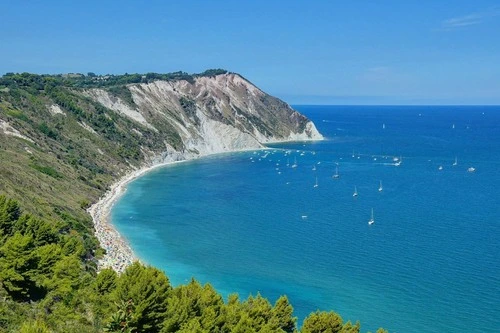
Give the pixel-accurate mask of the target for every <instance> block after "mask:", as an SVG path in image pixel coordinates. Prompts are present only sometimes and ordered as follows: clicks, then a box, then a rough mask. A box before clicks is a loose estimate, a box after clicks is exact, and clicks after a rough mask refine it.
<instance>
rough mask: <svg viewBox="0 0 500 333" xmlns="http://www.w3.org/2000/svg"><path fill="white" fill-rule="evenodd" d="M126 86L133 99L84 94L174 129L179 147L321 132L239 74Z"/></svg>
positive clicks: (216, 146) (225, 146) (248, 145)
mask: <svg viewBox="0 0 500 333" xmlns="http://www.w3.org/2000/svg"><path fill="white" fill-rule="evenodd" d="M127 89H128V91H129V92H130V94H131V97H132V98H131V100H132V101H133V103H132V102H126V101H124V100H122V99H121V98H120V97H118V96H115V95H113V94H112V93H110V92H108V91H106V90H104V89H99V88H93V89H87V90H85V91H84V92H83V94H84V95H85V96H87V97H90V98H91V99H93V100H94V101H96V102H99V103H100V104H102V105H103V106H105V107H106V108H108V109H111V110H113V111H115V112H117V113H119V114H120V115H122V116H125V117H127V118H129V119H130V120H132V121H133V122H137V123H139V124H141V125H143V126H145V127H147V128H149V129H153V130H154V131H157V132H159V133H163V132H172V131H173V132H175V133H176V135H178V137H180V140H181V141H182V144H181V147H179V146H177V148H176V149H175V150H176V152H177V153H186V154H193V155H206V154H210V153H219V152H226V151H233V150H241V149H254V148H259V147H262V144H265V143H269V142H281V141H291V140H296V141H299V140H321V139H322V138H323V137H322V136H321V134H320V133H319V132H318V131H317V129H316V127H315V126H314V124H313V123H312V122H311V121H310V120H309V119H307V118H306V117H304V116H303V115H301V114H300V113H298V112H297V111H295V110H293V109H292V108H291V107H290V106H289V105H288V104H286V103H285V102H283V101H281V100H279V99H277V98H275V97H272V96H270V95H268V94H266V93H264V92H263V91H262V90H260V89H259V88H257V87H256V86H255V85H253V84H252V83H250V82H249V81H248V80H246V79H244V78H243V77H241V76H240V75H238V74H234V73H227V74H220V75H216V76H211V77H210V76H200V77H196V78H195V79H194V80H193V81H190V82H188V81H186V80H174V81H154V82H151V83H140V84H130V85H128V86H127ZM135 131H140V130H139V129H135ZM166 145H167V147H168V148H172V147H171V145H169V143H166Z"/></svg>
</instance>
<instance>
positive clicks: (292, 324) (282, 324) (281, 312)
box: [270, 296, 297, 333]
mask: <svg viewBox="0 0 500 333" xmlns="http://www.w3.org/2000/svg"><path fill="white" fill-rule="evenodd" d="M271 314H272V318H271V320H270V321H271V323H272V324H273V327H275V328H279V329H282V330H283V331H285V332H287V333H292V332H293V331H294V330H295V328H296V323H297V317H293V307H292V305H291V304H290V303H289V302H288V298H287V297H286V296H281V297H280V298H278V300H277V301H276V303H275V304H274V307H273V309H272V311H271Z"/></svg>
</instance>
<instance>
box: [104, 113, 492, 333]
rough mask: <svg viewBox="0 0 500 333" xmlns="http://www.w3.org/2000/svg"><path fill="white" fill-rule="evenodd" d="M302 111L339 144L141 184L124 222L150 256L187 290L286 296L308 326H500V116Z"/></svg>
mask: <svg viewBox="0 0 500 333" xmlns="http://www.w3.org/2000/svg"><path fill="white" fill-rule="evenodd" d="M296 109H297V110H299V111H300V112H302V113H303V114H305V115H307V116H308V117H309V118H310V119H312V120H313V121H314V122H315V124H316V126H317V128H318V130H319V131H320V132H321V133H322V134H323V135H324V136H325V138H326V140H324V141H321V142H308V143H303V142H300V143H290V144H280V145H272V149H270V150H267V151H257V152H243V153H234V154H223V155H218V156H212V157H208V158H203V159H199V160H196V161H190V162H186V163H181V164H175V165H171V166H167V167H164V168H161V169H156V170H154V171H152V172H150V173H148V174H146V175H144V176H143V177H141V178H139V179H137V180H135V181H134V182H133V183H131V184H130V185H129V186H128V190H127V192H126V193H125V194H124V195H123V196H122V197H121V199H120V200H119V201H118V202H117V203H116V204H115V206H114V208H113V210H112V221H113V223H114V225H115V226H116V227H117V229H118V230H119V231H120V232H121V233H122V234H123V235H124V236H125V237H126V238H127V239H128V240H129V242H130V244H131V246H132V248H133V249H134V251H135V252H136V253H137V255H138V256H139V257H140V258H141V259H142V260H143V261H144V262H146V263H149V264H151V265H153V266H156V267H158V268H160V269H162V270H164V271H165V272H166V273H167V275H168V276H169V278H170V279H171V281H172V283H173V284H174V285H178V284H181V283H185V282H188V280H189V279H190V278H191V277H192V276H194V277H195V278H196V279H198V280H200V281H201V282H202V283H205V282H210V283H211V284H213V285H214V286H215V288H216V289H217V290H218V291H219V292H221V293H222V294H223V295H225V296H227V295H228V294H230V293H233V292H237V293H239V294H240V296H241V297H242V298H246V297H247V296H248V295H249V294H254V295H255V294H256V293H257V292H260V293H261V294H262V295H264V296H266V297H268V298H269V299H270V300H271V302H273V303H274V301H275V300H276V299H277V298H278V297H279V295H282V294H286V295H288V297H289V299H290V301H291V303H292V304H293V306H294V308H295V315H297V316H298V317H299V322H302V320H303V318H304V317H305V316H306V315H307V314H308V313H310V312H311V311H315V310H316V309H321V310H334V311H336V312H338V313H340V314H341V315H342V317H343V318H344V320H351V321H356V320H360V322H361V325H362V327H361V328H362V331H363V332H366V331H368V330H372V331H375V330H376V329H377V328H378V327H379V326H383V327H385V328H387V329H389V330H390V331H391V332H499V331H500V259H499V255H500V107H460V106H447V107H444V106H441V107H436V106H411V107H409V106H403V107H401V106H296ZM395 157H396V158H398V159H402V163H401V165H399V166H396V165H395V163H396V162H397V161H396V160H394V158H395ZM455 158H456V161H457V165H453V164H454V162H455ZM295 161H296V167H292V165H293V164H294V163H295ZM470 167H474V168H475V169H476V171H475V172H468V171H467V169H468V168H470ZM336 168H338V173H339V176H340V177H339V178H338V179H334V178H332V176H333V175H334V174H335V172H336ZM313 169H315V170H313ZM440 169H441V170H440ZM316 181H317V185H318V186H317V187H315V186H314V185H315V184H316ZM380 182H382V186H383V190H382V191H379V186H380ZM355 187H356V189H357V192H358V196H357V197H353V192H354V188H355ZM372 208H373V211H374V219H375V223H374V224H373V225H368V220H369V219H370V214H371V210H372Z"/></svg>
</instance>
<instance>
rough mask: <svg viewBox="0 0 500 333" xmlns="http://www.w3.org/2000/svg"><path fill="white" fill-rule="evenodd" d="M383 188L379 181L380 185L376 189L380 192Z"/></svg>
mask: <svg viewBox="0 0 500 333" xmlns="http://www.w3.org/2000/svg"><path fill="white" fill-rule="evenodd" d="M383 190H384V188H383V187H382V181H380V185H379V187H378V191H379V192H382V191H383Z"/></svg>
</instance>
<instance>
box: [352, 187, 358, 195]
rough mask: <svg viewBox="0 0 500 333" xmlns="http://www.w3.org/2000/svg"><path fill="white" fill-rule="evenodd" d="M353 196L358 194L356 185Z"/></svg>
mask: <svg viewBox="0 0 500 333" xmlns="http://www.w3.org/2000/svg"><path fill="white" fill-rule="evenodd" d="M352 196H353V197H357V196H358V190H357V189H356V186H354V193H353V194H352Z"/></svg>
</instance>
